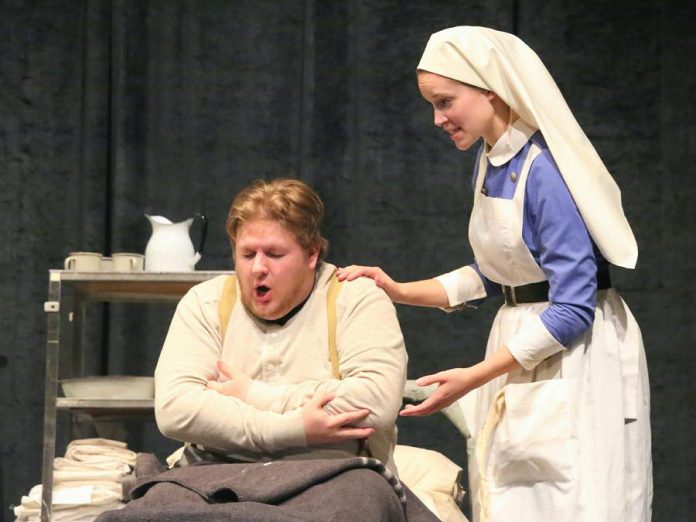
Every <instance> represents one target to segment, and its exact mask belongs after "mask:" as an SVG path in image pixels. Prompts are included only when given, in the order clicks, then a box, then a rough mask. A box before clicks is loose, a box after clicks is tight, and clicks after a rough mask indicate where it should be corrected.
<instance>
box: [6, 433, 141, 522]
mask: <svg viewBox="0 0 696 522" xmlns="http://www.w3.org/2000/svg"><path fill="white" fill-rule="evenodd" d="M135 460H136V453H135V452H133V451H131V450H129V449H128V448H127V445H126V443H125V442H119V441H115V440H109V439H101V438H93V439H79V440H74V441H72V442H70V443H69V444H68V447H67V449H66V452H65V457H56V458H55V459H54V461H53V501H52V517H51V520H52V521H54V522H82V521H85V522H87V521H92V520H94V519H95V518H96V517H97V516H98V515H99V514H100V513H102V512H103V511H107V510H114V509H120V508H122V507H123V506H124V505H125V502H123V500H124V495H123V483H124V481H126V479H127V478H128V477H129V475H131V474H132V471H131V469H132V467H134V466H135ZM41 502H42V486H41V484H39V485H37V486H34V487H33V488H31V490H30V492H29V494H28V495H26V496H23V497H22V501H21V504H20V505H19V506H16V507H15V508H14V513H15V517H16V521H18V522H33V521H39V520H40V519H41Z"/></svg>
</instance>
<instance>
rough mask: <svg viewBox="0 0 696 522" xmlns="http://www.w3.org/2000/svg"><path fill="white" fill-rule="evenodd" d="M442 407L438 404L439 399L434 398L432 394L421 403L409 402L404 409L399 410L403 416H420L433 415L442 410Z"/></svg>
mask: <svg viewBox="0 0 696 522" xmlns="http://www.w3.org/2000/svg"><path fill="white" fill-rule="evenodd" d="M440 409H442V407H440V406H438V401H437V399H433V396H432V395H431V396H430V397H428V398H427V399H426V400H424V401H423V402H421V403H420V404H407V405H406V406H405V407H404V409H403V410H401V411H400V412H399V415H401V416H402V417H420V416H422V415H431V414H433V413H435V412H438V411H440Z"/></svg>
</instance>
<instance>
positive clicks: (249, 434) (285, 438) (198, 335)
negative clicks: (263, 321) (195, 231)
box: [155, 287, 306, 452]
mask: <svg viewBox="0 0 696 522" xmlns="http://www.w3.org/2000/svg"><path fill="white" fill-rule="evenodd" d="M216 304H217V302H215V305H216ZM217 323H218V321H217V318H216V307H211V306H209V303H205V302H203V301H202V300H201V299H200V298H199V296H198V294H197V292H196V288H195V287H194V288H193V289H192V290H191V291H189V292H188V293H187V294H186V295H185V296H184V297H183V299H182V300H181V301H180V302H179V305H178V306H177V309H176V312H175V314H174V318H173V319H172V322H171V325H170V327H169V332H168V334H167V337H166V340H165V342H164V346H163V347H162V352H161V354H160V357H159V360H158V363H157V368H156V370H155V417H156V421H157V425H158V427H159V429H160V431H161V432H162V433H163V434H164V435H165V436H167V437H170V438H173V439H176V440H180V441H185V442H192V443H195V444H201V445H203V446H205V447H207V448H209V449H216V450H219V451H225V452H232V451H235V450H239V449H243V450H252V451H255V452H275V451H279V450H283V449H286V448H290V447H304V446H306V441H305V436H304V430H303V427H302V421H301V418H300V412H299V411H297V410H295V411H288V412H286V413H283V414H280V413H273V412H268V411H261V410H259V409H257V408H254V407H253V406H250V405H248V404H246V403H244V402H243V401H241V400H239V399H236V398H234V397H227V396H225V395H221V394H220V393H218V392H216V391H213V390H209V389H208V388H207V387H206V383H207V380H208V379H209V378H210V377H211V376H213V375H216V373H217V370H216V362H217V361H218V360H219V359H220V354H221V347H222V340H221V338H220V329H219V325H218V324H217Z"/></svg>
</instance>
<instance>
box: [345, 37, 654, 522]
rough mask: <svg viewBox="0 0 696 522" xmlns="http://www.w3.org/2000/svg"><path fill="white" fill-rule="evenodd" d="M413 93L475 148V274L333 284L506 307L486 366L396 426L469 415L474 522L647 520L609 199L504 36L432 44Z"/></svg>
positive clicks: (643, 388)
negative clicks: (416, 418) (612, 269)
mask: <svg viewBox="0 0 696 522" xmlns="http://www.w3.org/2000/svg"><path fill="white" fill-rule="evenodd" d="M418 86H419V89H420V91H421V94H422V95H423V97H424V98H425V99H426V100H427V101H428V102H430V103H431V104H432V106H433V109H434V113H435V125H437V126H439V127H441V128H442V129H443V130H444V131H445V132H447V133H448V134H449V136H450V138H451V139H452V141H453V142H454V144H455V146H456V147H457V148H458V149H461V150H466V149H468V148H469V147H471V146H472V145H473V144H474V143H476V142H477V141H478V139H479V138H481V137H482V138H483V142H484V143H483V147H482V149H481V151H480V152H479V157H478V160H477V167H476V169H475V172H474V180H473V186H474V191H475V192H474V194H475V196H474V205H473V209H472V213H471V218H470V223H469V241H470V243H471V246H472V249H473V252H474V257H475V262H474V263H473V264H472V265H469V266H467V267H464V268H461V269H459V270H455V271H454V272H451V273H449V274H445V275H443V276H440V277H438V278H435V279H429V280H423V281H416V282H410V283H398V282H395V281H394V280H393V279H391V278H390V277H389V276H388V275H387V274H386V273H384V272H383V271H382V270H381V269H380V268H376V267H360V266H351V267H347V268H345V269H342V270H340V272H339V279H349V280H350V279H353V278H355V277H359V276H366V277H371V278H373V279H374V280H375V281H376V283H377V284H378V285H379V286H381V287H382V288H383V289H384V290H385V291H386V292H387V294H388V295H389V296H390V297H391V299H392V300H393V301H395V302H399V303H405V304H412V305H421V306H437V307H442V308H456V307H459V306H465V305H466V303H467V302H471V301H475V300H478V299H482V298H485V297H486V296H488V295H492V294H493V293H496V292H500V289H501V286H502V291H503V294H504V296H505V304H504V305H503V306H502V307H501V309H500V310H499V312H498V314H497V316H496V318H495V321H494V323H493V326H492V329H491V333H490V337H489V340H488V346H487V349H486V357H485V359H484V360H483V361H482V362H481V363H479V364H476V365H474V366H472V367H469V368H456V369H452V370H447V371H443V372H440V373H437V374H435V375H429V376H426V377H422V378H421V379H419V380H418V383H419V384H420V385H423V386H425V385H429V384H434V383H436V384H437V385H438V387H437V389H436V390H435V391H434V393H433V394H432V395H431V397H430V398H429V399H428V400H426V401H425V402H423V403H422V404H420V405H418V406H410V407H407V408H406V409H404V410H403V412H402V415H426V414H430V413H433V412H435V411H438V410H440V409H441V408H443V407H445V406H448V405H449V404H452V403H453V402H454V401H456V400H458V399H459V398H461V397H463V396H466V397H465V398H464V399H463V402H466V401H469V403H471V402H473V403H474V406H473V412H474V413H473V416H472V418H471V424H472V426H470V428H471V431H472V433H474V434H475V435H476V437H475V439H476V440H475V444H476V446H475V447H476V451H475V455H473V456H472V457H471V458H472V462H470V466H469V472H470V489H471V490H472V499H474V500H473V504H474V506H473V507H474V520H491V521H510V520H515V521H538V520H553V521H555V522H559V521H573V522H578V521H583V522H584V521H587V522H589V521H592V522H604V521H606V522H610V521H611V522H617V521H631V522H635V521H647V520H650V517H651V503H652V469H651V466H652V465H651V457H650V422H649V389H648V375H647V367H646V363H645V353H644V350H643V345H642V340H641V335H640V330H639V329H638V326H637V324H636V322H635V320H634V318H633V316H632V315H631V313H630V311H629V310H628V308H627V307H626V305H625V303H624V302H623V301H622V300H621V298H620V297H619V296H618V294H617V293H616V291H615V290H614V289H612V288H611V283H610V280H609V270H608V264H609V263H613V264H616V265H619V266H623V267H627V268H633V267H634V266H635V263H636V259H637V246H636V243H635V239H634V237H633V234H632V232H631V229H630V226H629V225H628V223H627V221H626V218H625V216H624V213H623V209H622V208H621V197H620V192H619V190H618V188H617V187H616V184H615V183H614V181H613V179H612V178H611V175H610V174H609V173H608V172H607V169H606V167H605V166H604V164H603V163H602V161H601V159H600V158H599V157H598V155H597V153H596V152H595V150H594V148H593V147H592V145H591V144H590V142H589V141H588V139H587V137H586V136H585V134H584V132H583V131H582V129H581V128H580V126H579V125H578V123H577V122H576V120H575V118H574V117H573V115H572V113H571V112H570V109H569V108H568V106H567V105H566V103H565V100H564V99H563V96H562V95H561V93H560V91H559V90H558V88H557V86H556V84H555V82H554V81H553V79H552V78H551V76H550V75H549V73H548V71H547V70H546V68H545V67H544V65H543V64H542V63H541V61H540V60H539V58H538V57H537V55H536V54H535V53H534V52H533V51H532V50H531V49H530V48H529V47H527V46H526V45H525V44H524V43H523V42H522V41H521V40H519V39H518V38H516V37H515V36H513V35H510V34H507V33H502V32H499V31H494V30H491V29H487V28H481V27H455V28H450V29H446V30H444V31H441V32H439V33H435V34H434V35H432V36H431V38H430V40H429V42H428V44H427V46H426V49H425V51H424V53H423V56H422V58H421V61H420V63H419V65H418ZM472 390H475V393H471V394H469V392H471V391H472ZM467 394H469V395H467ZM463 407H464V406H463Z"/></svg>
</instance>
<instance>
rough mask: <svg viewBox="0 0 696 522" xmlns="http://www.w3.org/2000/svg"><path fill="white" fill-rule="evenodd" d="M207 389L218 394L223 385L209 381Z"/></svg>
mask: <svg viewBox="0 0 696 522" xmlns="http://www.w3.org/2000/svg"><path fill="white" fill-rule="evenodd" d="M206 387H207V388H208V389H210V390H215V391H216V392H219V391H220V388H221V387H222V383H219V382H217V381H214V380H209V381H208V384H206Z"/></svg>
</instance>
